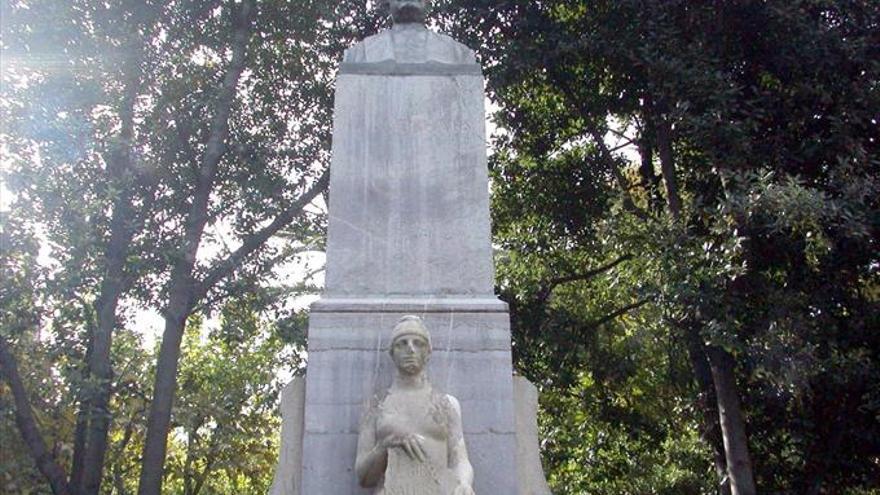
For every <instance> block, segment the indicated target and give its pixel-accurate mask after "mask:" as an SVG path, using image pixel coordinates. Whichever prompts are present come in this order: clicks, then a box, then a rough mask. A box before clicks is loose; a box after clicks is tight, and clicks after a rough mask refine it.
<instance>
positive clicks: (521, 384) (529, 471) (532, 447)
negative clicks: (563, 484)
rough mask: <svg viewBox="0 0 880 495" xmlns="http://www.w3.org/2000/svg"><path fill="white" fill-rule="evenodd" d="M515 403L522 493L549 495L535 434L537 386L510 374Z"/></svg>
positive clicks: (518, 467)
mask: <svg viewBox="0 0 880 495" xmlns="http://www.w3.org/2000/svg"><path fill="white" fill-rule="evenodd" d="M513 397H514V402H515V404H516V464H517V474H518V475H519V486H520V493H521V494H522V495H552V493H551V492H550V487H549V486H548V485H547V480H546V478H545V477H544V469H543V467H542V466H541V441H540V437H539V436H538V389H537V388H535V386H534V385H533V384H532V383H531V382H529V381H528V380H526V379H525V378H524V377H521V376H514V377H513Z"/></svg>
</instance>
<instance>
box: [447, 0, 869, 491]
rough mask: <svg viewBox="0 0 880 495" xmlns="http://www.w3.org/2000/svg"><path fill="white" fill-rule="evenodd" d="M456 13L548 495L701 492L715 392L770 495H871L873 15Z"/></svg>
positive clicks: (659, 7)
mask: <svg viewBox="0 0 880 495" xmlns="http://www.w3.org/2000/svg"><path fill="white" fill-rule="evenodd" d="M459 7H462V8H451V9H449V11H448V19H449V22H450V29H454V30H457V32H459V33H460V35H461V36H462V37H466V38H468V39H470V40H471V43H472V44H473V45H475V46H480V47H481V48H480V50H479V51H480V54H481V56H482V59H483V63H484V65H485V66H486V67H487V73H488V80H489V90H490V93H491V97H492V98H493V100H494V101H495V102H496V103H497V104H498V105H499V106H500V110H499V111H498V112H497V113H496V114H495V115H494V118H495V119H496V122H497V124H498V126H499V127H500V128H501V129H502V131H503V132H501V133H500V134H499V135H498V136H496V139H495V147H496V151H495V154H494V156H493V160H492V165H491V166H492V173H493V176H494V179H495V181H494V192H495V194H494V200H493V213H494V227H495V240H496V242H497V244H498V246H499V247H500V248H501V251H500V253H499V259H498V271H499V274H498V275H499V276H498V284H499V288H500V290H501V292H502V293H503V294H504V297H505V298H506V299H507V300H508V301H509V302H510V303H511V305H512V308H513V309H514V325H515V330H516V331H515V352H516V360H517V364H518V367H519V369H520V370H521V372H522V373H524V374H526V375H527V376H529V377H531V378H533V379H534V380H536V381H537V382H539V383H541V384H542V385H543V392H544V400H543V405H544V410H545V412H546V413H547V414H546V415H545V416H544V419H545V422H544V423H543V424H544V428H545V432H546V433H547V437H546V438H547V444H546V454H547V457H546V460H547V463H548V464H547V467H548V468H549V473H550V477H551V481H552V483H553V485H554V486H555V487H556V489H557V490H558V491H559V493H646V492H653V493H702V492H707V491H708V490H711V489H712V488H711V487H712V485H715V484H716V483H717V482H718V481H720V480H721V479H722V478H723V477H724V476H725V475H726V474H728V473H725V471H724V470H725V469H726V466H725V465H724V462H725V459H724V455H725V453H726V454H727V455H728V456H729V455H730V454H731V452H729V451H728V452H725V450H724V446H725V445H724V444H722V442H721V440H722V438H721V437H720V435H719V434H718V433H719V432H718V415H717V412H716V411H715V410H714V409H715V406H714V404H715V403H716V401H717V399H718V397H712V396H713V395H715V393H716V391H718V387H719V386H720V385H723V384H725V383H726V384H727V385H732V386H731V387H723V388H724V389H725V391H727V392H733V393H734V394H735V395H734V396H733V397H736V396H738V398H739V399H740V402H741V404H742V414H743V417H744V419H745V432H746V433H747V434H748V442H747V446H748V448H749V450H750V453H751V458H752V459H753V463H754V478H755V482H756V485H757V490H758V492H760V493H843V492H850V491H852V493H857V492H859V490H880V485H878V480H880V468H878V459H880V422H878V417H880V415H878V413H880V409H878V400H877V399H878V390H880V367H878V365H877V363H878V362H880V361H878V357H880V356H878V352H880V339H878V334H877V332H876V330H877V328H878V324H880V298H878V296H880V292H878V289H880V277H878V271H880V258H878V253H880V249H878V239H880V159H878V145H880V143H878V138H880V133H878V122H877V118H878V114H877V109H878V108H880V91H878V90H880V88H878V80H880V79H878V78H880V62H878V60H880V57H878V56H880V29H878V27H880V5H878V4H877V3H876V2H859V1H840V2H836V1H833V2H827V1H822V2H819V1H795V2H792V1H787V0H786V1H769V2H686V1H644V0H631V1H630V0H625V1H613V2H610V1H609V2H603V1H595V2H582V1H568V0H560V1H547V2H488V1H480V0H473V1H466V2H461V3H460V5H459ZM618 146H619V148H618ZM707 365H708V366H707ZM734 365H735V367H734ZM707 368H711V370H710V371H711V373H707ZM724 368H730V369H728V370H727V371H735V375H734V376H732V378H735V380H725V379H724V373H723V372H724ZM718 372H721V373H720V374H718ZM713 381H714V387H713V386H712V384H713ZM707 385H708V386H707ZM721 399H722V400H726V399H725V398H724V397H721ZM717 403H718V404H721V402H720V401H717ZM727 403H728V404H731V403H732V402H730V401H727ZM727 433H728V432H727V431H725V432H724V434H725V436H726V435H727ZM698 435H701V436H702V437H703V438H704V439H705V440H706V441H705V442H699V441H696V436H698ZM724 440H727V438H724ZM713 450H714V451H715V455H714V457H715V460H716V468H717V469H718V471H719V476H717V477H716V476H713V475H710V474H709V473H710V472H711V471H712V459H713V454H712V451H713ZM713 479H714V480H713ZM743 493H748V492H747V491H746V492H743Z"/></svg>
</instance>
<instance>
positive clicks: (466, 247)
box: [325, 74, 493, 298]
mask: <svg viewBox="0 0 880 495" xmlns="http://www.w3.org/2000/svg"><path fill="white" fill-rule="evenodd" d="M330 174H331V175H330V205H329V214H330V221H329V233H328V240H327V273H326V292H325V294H326V297H329V298H337V297H365V296H374V295H381V296H386V297H387V296H408V297H418V296H433V297H442V296H465V297H474V296H483V297H492V296H493V267H492V253H491V245H490V230H489V229H490V225H489V209H488V204H489V203H488V186H487V184H488V178H487V169H486V141H485V115H484V111H483V79H482V77H480V76H474V75H448V76H435V75H416V76H383V75H361V74H341V75H340V76H339V78H338V79H337V83H336V110H335V120H334V133H333V159H332V165H331V172H330Z"/></svg>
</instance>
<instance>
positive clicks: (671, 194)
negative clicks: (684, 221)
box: [656, 117, 681, 219]
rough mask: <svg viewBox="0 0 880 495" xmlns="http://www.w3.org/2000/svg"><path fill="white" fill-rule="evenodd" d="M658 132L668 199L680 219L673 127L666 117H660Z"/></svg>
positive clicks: (673, 213)
mask: <svg viewBox="0 0 880 495" xmlns="http://www.w3.org/2000/svg"><path fill="white" fill-rule="evenodd" d="M656 132H657V152H658V154H659V155H660V172H661V173H662V174H663V183H664V184H666V201H667V203H668V205H669V212H670V213H672V217H673V218H675V219H678V218H679V217H680V216H681V196H680V194H679V192H678V178H677V177H676V175H675V161H674V159H673V154H672V136H671V134H672V129H671V126H670V125H669V122H668V121H667V120H666V119H665V118H662V117H661V118H660V119H658V122H657V127H656Z"/></svg>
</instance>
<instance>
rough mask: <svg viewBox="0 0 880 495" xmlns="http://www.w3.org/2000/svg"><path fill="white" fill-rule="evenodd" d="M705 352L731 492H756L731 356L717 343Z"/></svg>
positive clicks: (738, 494)
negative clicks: (712, 385) (716, 407)
mask: <svg viewBox="0 0 880 495" xmlns="http://www.w3.org/2000/svg"><path fill="white" fill-rule="evenodd" d="M707 354H708V356H709V363H710V365H711V369H712V379H713V381H714V382H715V395H716V398H717V400H718V417H719V419H720V422H721V432H722V435H723V438H724V455H725V458H726V460H727V475H728V477H729V478H730V491H731V494H732V495H755V493H757V492H756V491H755V479H754V475H753V474H752V460H751V457H750V455H749V445H748V437H747V435H746V425H745V421H744V419H743V413H742V405H741V404H740V399H739V392H738V391H737V386H736V376H735V374H734V360H733V356H731V355H730V354H729V353H728V352H727V351H725V350H723V349H721V348H719V347H710V348H708V351H707Z"/></svg>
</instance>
